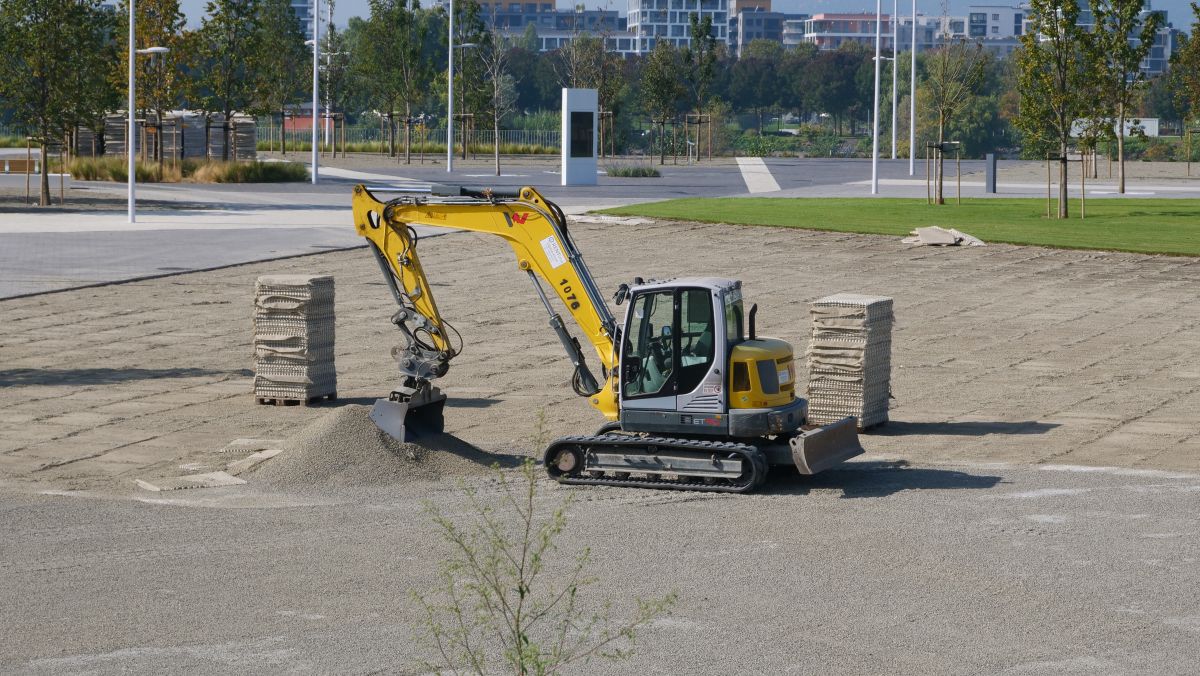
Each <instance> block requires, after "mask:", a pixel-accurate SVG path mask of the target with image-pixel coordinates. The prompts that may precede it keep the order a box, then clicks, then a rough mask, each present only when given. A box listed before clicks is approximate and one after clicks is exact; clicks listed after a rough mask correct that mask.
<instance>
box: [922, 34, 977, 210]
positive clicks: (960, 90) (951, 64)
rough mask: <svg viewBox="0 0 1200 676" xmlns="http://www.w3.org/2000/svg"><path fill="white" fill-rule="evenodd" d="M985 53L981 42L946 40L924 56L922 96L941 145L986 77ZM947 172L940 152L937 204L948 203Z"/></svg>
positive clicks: (936, 181)
mask: <svg viewBox="0 0 1200 676" xmlns="http://www.w3.org/2000/svg"><path fill="white" fill-rule="evenodd" d="M986 58H987V57H986V55H985V54H984V52H983V47H982V46H981V45H979V44H967V43H966V42H947V43H944V44H942V45H941V46H939V47H938V48H937V49H935V50H934V51H933V52H930V53H927V54H926V58H925V87H924V91H923V92H922V96H921V97H920V99H919V100H924V101H925V106H926V108H927V109H928V110H930V111H931V112H932V113H933V117H934V122H935V125H936V127H935V128H936V134H935V135H934V139H936V141H935V142H936V143H937V144H938V145H939V146H941V145H942V144H943V143H945V142H946V129H947V127H948V126H949V125H950V124H952V123H954V122H955V121H956V120H957V118H958V115H959V114H960V113H962V112H963V111H964V109H965V108H967V106H969V105H970V104H971V103H972V102H973V100H974V98H975V96H976V93H977V91H978V88H979V85H980V83H981V82H982V80H983V75H984V64H985V61H986ZM944 176H945V171H944V164H943V158H942V155H941V153H938V156H937V166H936V178H935V181H934V184H935V188H934V194H935V196H936V202H937V203H938V204H945V203H946V199H945V195H944V193H943V189H942V187H943V186H942V182H943V181H942V179H943V177H944Z"/></svg>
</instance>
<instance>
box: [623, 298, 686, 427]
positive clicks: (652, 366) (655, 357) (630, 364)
mask: <svg viewBox="0 0 1200 676" xmlns="http://www.w3.org/2000/svg"><path fill="white" fill-rule="evenodd" d="M677 314H678V313H677V308H676V298H675V290H674V289H664V290H655V291H646V292H643V293H640V294H638V295H636V296H635V297H634V298H633V301H632V302H631V303H630V305H629V311H628V314H626V315H625V332H624V337H623V339H622V342H621V408H622V409H636V410H651V411H674V410H675V395H676V390H677V389H678V371H679V369H678V363H677V362H678V358H677V352H676V343H677V341H676V338H675V327H676V316H677ZM623 417H624V416H623Z"/></svg>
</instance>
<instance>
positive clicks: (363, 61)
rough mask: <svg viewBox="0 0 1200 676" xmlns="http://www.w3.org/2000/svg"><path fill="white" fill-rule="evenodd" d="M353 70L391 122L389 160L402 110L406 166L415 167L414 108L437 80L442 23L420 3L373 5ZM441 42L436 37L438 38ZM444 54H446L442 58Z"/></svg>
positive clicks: (386, 0) (380, 0)
mask: <svg viewBox="0 0 1200 676" xmlns="http://www.w3.org/2000/svg"><path fill="white" fill-rule="evenodd" d="M370 8H371V16H370V18H369V19H367V22H366V24H365V26H364V27H363V28H364V30H363V36H362V39H361V40H360V41H359V42H358V44H357V45H356V47H357V49H356V50H355V61H354V65H353V68H354V69H355V71H356V74H357V77H358V80H359V81H361V82H362V84H363V86H364V87H366V88H368V89H369V90H370V91H371V93H372V98H373V104H374V105H376V106H379V107H380V108H381V109H382V110H383V111H384V114H385V115H386V116H387V118H388V155H389V156H391V157H395V156H396V126H395V116H396V111H397V109H399V108H403V110H404V161H405V163H409V162H412V114H413V106H414V105H415V104H419V103H421V102H422V101H423V100H424V98H425V96H426V95H427V93H428V90H429V83H430V82H431V81H432V80H433V79H434V72H435V66H434V64H435V58H436V56H437V53H436V49H435V48H436V45H437V42H436V40H437V39H438V37H440V36H439V33H438V32H437V26H438V25H439V24H440V22H439V21H438V20H437V19H436V16H435V13H434V12H433V11H432V10H425V9H422V8H421V5H420V2H419V0H371V2H370ZM434 36H438V37H434ZM443 54H444V52H443Z"/></svg>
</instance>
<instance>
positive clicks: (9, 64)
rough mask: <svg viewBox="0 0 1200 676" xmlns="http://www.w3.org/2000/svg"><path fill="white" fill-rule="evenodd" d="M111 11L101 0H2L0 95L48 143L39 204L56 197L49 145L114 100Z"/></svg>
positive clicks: (42, 145) (26, 128)
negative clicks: (108, 91) (109, 86)
mask: <svg viewBox="0 0 1200 676" xmlns="http://www.w3.org/2000/svg"><path fill="white" fill-rule="evenodd" d="M111 32H112V21H111V15H110V14H109V13H108V12H105V11H104V10H103V9H101V6H100V3H99V2H98V1H97V0H4V1H3V2H0V45H4V50H3V54H0V98H2V99H3V100H4V101H5V103H6V105H7V106H8V107H10V108H11V109H12V114H13V119H14V121H15V122H16V123H17V125H18V126H19V127H20V128H21V129H23V130H24V131H25V132H26V133H27V134H28V135H29V136H31V137H33V139H34V141H35V142H36V143H37V145H38V147H39V149H40V151H41V158H42V162H41V181H40V183H41V189H40V204H41V205H42V206H49V204H50V173H49V167H48V164H49V163H48V161H47V160H48V159H49V156H48V150H49V147H50V145H51V144H52V143H57V142H60V141H62V140H63V138H64V137H65V136H67V134H68V133H70V132H71V131H72V130H73V129H74V128H75V126H76V125H77V124H79V123H81V122H84V121H89V122H90V121H91V120H94V119H96V118H97V117H99V115H100V114H101V113H102V110H103V108H102V106H104V105H105V103H107V102H108V100H106V97H104V96H101V95H100V94H101V93H102V92H103V91H104V84H105V80H106V77H105V76H106V75H107V72H108V68H109V66H110V64H111V63H112V61H111V59H112V54H111V52H110V51H109V50H110V45H111V42H109V36H110V35H111Z"/></svg>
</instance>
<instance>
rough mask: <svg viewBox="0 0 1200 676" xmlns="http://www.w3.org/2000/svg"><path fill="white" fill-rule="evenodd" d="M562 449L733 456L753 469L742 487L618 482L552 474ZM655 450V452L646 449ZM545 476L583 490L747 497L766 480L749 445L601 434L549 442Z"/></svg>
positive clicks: (758, 455)
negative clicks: (619, 488)
mask: <svg viewBox="0 0 1200 676" xmlns="http://www.w3.org/2000/svg"><path fill="white" fill-rule="evenodd" d="M563 446H608V447H609V449H612V450H613V451H614V452H617V453H622V452H627V451H633V452H636V453H644V454H647V455H653V454H655V453H656V452H659V451H666V452H678V451H683V452H684V453H688V452H693V453H696V454H697V455H711V454H713V453H736V454H739V455H741V456H743V457H744V458H745V459H746V460H747V461H749V464H750V467H751V468H752V474H751V476H750V480H749V481H747V482H745V483H742V484H720V483H717V484H707V483H704V482H702V481H695V480H688V479H678V480H670V479H651V478H645V479H617V478H613V477H608V476H603V477H587V476H569V475H565V474H557V475H556V474H554V473H553V464H552V458H553V457H554V455H555V453H556V452H557V451H558V450H560V449H561V448H562V447H563ZM650 446H654V447H655V450H650V449H649V447H650ZM543 462H544V463H545V466H546V472H547V473H548V474H549V475H550V478H552V479H554V480H555V481H557V482H559V483H563V484H572V485H584V486H624V487H627V488H659V489H673V490H682V491H703V492H707V493H749V492H751V491H753V490H754V489H756V488H758V487H759V486H761V485H762V483H763V481H765V480H766V478H767V459H766V456H764V455H763V454H762V452H761V451H759V450H758V449H757V448H756V447H754V446H750V445H748V444H738V443H734V442H731V441H707V440H700V439H670V438H665V437H634V436H629V435H624V434H604V435H598V436H573V437H562V438H561V439H555V440H554V441H552V442H550V445H549V446H547V447H546V452H545V454H544V455H543Z"/></svg>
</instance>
